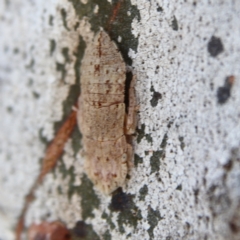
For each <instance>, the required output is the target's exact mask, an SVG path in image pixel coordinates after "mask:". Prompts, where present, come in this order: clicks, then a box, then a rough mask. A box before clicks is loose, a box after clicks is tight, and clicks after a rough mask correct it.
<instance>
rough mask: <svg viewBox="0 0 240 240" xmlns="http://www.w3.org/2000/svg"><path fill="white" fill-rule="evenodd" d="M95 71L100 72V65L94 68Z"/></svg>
mask: <svg viewBox="0 0 240 240" xmlns="http://www.w3.org/2000/svg"><path fill="white" fill-rule="evenodd" d="M94 71H95V73H96V72H99V71H100V65H99V64H97V65H95V66H94Z"/></svg>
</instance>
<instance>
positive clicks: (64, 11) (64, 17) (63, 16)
mask: <svg viewBox="0 0 240 240" xmlns="http://www.w3.org/2000/svg"><path fill="white" fill-rule="evenodd" d="M61 15H62V20H63V26H64V27H65V28H66V29H67V30H68V31H69V30H70V29H69V28H68V26H67V11H66V10H65V9H64V8H62V9H61Z"/></svg>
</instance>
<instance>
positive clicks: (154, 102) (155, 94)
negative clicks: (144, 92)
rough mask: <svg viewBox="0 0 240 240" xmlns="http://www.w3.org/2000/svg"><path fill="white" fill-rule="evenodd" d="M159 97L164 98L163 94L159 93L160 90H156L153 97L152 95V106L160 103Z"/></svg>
mask: <svg viewBox="0 0 240 240" xmlns="http://www.w3.org/2000/svg"><path fill="white" fill-rule="evenodd" d="M159 99H162V94H161V93H159V92H154V93H153V97H152V99H151V100H150V103H151V106H152V107H156V106H157V104H158V100H159Z"/></svg>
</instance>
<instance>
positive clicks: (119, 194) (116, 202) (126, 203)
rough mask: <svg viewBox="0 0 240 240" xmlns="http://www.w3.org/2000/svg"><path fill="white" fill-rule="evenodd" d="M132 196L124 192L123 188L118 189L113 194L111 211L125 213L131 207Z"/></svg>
mask: <svg viewBox="0 0 240 240" xmlns="http://www.w3.org/2000/svg"><path fill="white" fill-rule="evenodd" d="M131 202H132V196H131V195H129V194H126V193H124V192H123V191H122V188H118V189H117V190H116V191H114V192H113V196H112V200H111V204H110V209H111V210H112V211H123V210H125V209H128V208H130V207H131Z"/></svg>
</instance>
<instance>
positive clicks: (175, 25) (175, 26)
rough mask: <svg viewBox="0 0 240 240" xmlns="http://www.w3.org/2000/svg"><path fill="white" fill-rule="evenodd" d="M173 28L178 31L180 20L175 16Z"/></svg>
mask: <svg viewBox="0 0 240 240" xmlns="http://www.w3.org/2000/svg"><path fill="white" fill-rule="evenodd" d="M172 29H173V30H174V31H178V22H177V19H176V17H175V16H173V20H172Z"/></svg>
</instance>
